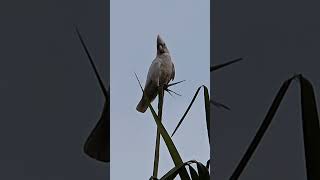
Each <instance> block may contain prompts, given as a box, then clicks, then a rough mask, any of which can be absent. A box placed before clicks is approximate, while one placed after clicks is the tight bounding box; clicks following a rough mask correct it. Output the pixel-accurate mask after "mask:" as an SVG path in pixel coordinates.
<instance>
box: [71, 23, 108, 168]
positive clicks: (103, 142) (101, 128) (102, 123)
mask: <svg viewBox="0 0 320 180" xmlns="http://www.w3.org/2000/svg"><path fill="white" fill-rule="evenodd" d="M76 32H77V35H78V37H79V39H80V42H81V44H82V46H83V48H84V50H85V53H86V54H87V56H88V59H89V62H90V64H91V66H92V68H93V70H94V73H95V75H96V77H97V79H98V82H99V85H100V88H101V90H102V92H103V95H104V97H105V105H104V108H103V112H102V115H101V118H100V120H99V121H98V123H97V125H96V126H95V128H94V129H93V131H92V132H91V133H90V135H89V137H88V138H87V140H86V142H85V145H84V152H85V153H86V154H87V155H89V156H90V157H92V158H94V159H96V160H98V161H102V162H109V161H110V137H109V132H110V102H109V93H108V92H107V89H106V87H105V86H104V84H103V81H102V78H101V76H100V75H99V73H98V70H97V68H96V66H95V64H94V62H93V59H92V57H91V55H90V53H89V50H88V48H87V46H86V44H85V43H84V40H83V38H82V36H81V34H80V32H79V30H78V28H77V27H76Z"/></svg>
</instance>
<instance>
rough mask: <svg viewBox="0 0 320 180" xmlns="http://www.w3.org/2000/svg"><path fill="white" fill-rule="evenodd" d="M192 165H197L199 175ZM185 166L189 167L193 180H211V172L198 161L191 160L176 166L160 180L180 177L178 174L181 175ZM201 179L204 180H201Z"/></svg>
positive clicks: (171, 179)
mask: <svg viewBox="0 0 320 180" xmlns="http://www.w3.org/2000/svg"><path fill="white" fill-rule="evenodd" d="M191 164H197V168H198V173H199V175H198V174H197V172H196V171H195V169H194V168H193V167H192V166H191ZM185 166H189V169H190V174H191V177H192V180H194V178H195V179H199V180H209V179H210V175H209V171H208V169H207V168H206V167H205V166H204V165H203V164H202V163H200V162H198V161H196V160H190V161H187V162H185V163H183V164H180V165H179V166H175V167H174V168H172V169H171V170H170V171H169V172H167V173H166V174H165V175H164V176H163V177H162V178H161V179H160V180H173V179H174V178H175V177H176V176H177V175H178V173H180V171H181V170H183V169H184V168H185ZM200 173H202V174H201V175H202V176H200ZM201 177H202V178H204V179H201ZM208 177H209V179H208Z"/></svg>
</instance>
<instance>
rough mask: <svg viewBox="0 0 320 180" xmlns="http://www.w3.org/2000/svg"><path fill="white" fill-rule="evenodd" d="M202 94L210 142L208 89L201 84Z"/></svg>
mask: <svg viewBox="0 0 320 180" xmlns="http://www.w3.org/2000/svg"><path fill="white" fill-rule="evenodd" d="M203 88H204V91H203V96H204V104H205V112H206V122H207V133H208V139H209V144H210V139H211V138H210V97H209V90H208V88H207V87H206V86H203Z"/></svg>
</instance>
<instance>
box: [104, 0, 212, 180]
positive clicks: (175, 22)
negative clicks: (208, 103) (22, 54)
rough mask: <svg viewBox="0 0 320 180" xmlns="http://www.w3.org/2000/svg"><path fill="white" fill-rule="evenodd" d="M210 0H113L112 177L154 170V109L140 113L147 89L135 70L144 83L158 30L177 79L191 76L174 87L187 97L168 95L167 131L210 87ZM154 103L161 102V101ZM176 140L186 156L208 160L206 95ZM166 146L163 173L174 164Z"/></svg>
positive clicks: (145, 174)
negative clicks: (194, 98) (199, 90)
mask: <svg viewBox="0 0 320 180" xmlns="http://www.w3.org/2000/svg"><path fill="white" fill-rule="evenodd" d="M209 2H210V1H209V0H205V1H193V0H179V1H171V0H164V1H149V0H139V1H130V0H112V1H111V24H110V25H111V34H110V35H111V42H110V44H111V67H112V68H111V72H110V78H111V81H110V87H111V91H110V95H111V99H110V100H111V111H110V112H111V171H110V172H111V179H148V178H149V177H150V176H151V175H152V169H153V156H154V146H155V134H156V125H155V122H154V120H153V119H152V116H151V113H150V112H149V110H148V111H147V112H146V113H145V114H141V113H139V112H137V111H136V109H135V107H136V105H137V103H138V102H139V100H140V98H141V95H142V93H141V90H140V88H139V85H138V82H137V81H136V79H135V76H134V72H136V73H137V74H138V76H139V78H140V80H141V82H142V83H143V85H144V83H145V80H146V75H147V72H148V68H149V66H150V64H151V62H152V60H153V59H154V58H155V55H156V37H157V34H160V35H161V36H162V37H163V39H164V41H165V42H166V44H167V46H168V48H169V51H170V53H171V56H172V59H173V62H174V63H175V68H176V77H175V81H179V80H186V82H184V83H182V84H179V85H177V86H176V87H173V89H174V90H175V91H177V92H179V93H181V94H182V95H183V96H182V97H178V96H175V97H171V96H170V95H168V94H167V95H166V97H165V104H164V108H165V109H164V115H163V118H164V125H165V127H166V128H167V130H168V132H172V131H173V130H174V127H175V126H176V124H177V123H178V120H179V118H180V117H181V116H182V115H183V112H184V110H185V109H186V108H187V106H188V104H189V102H190V101H191V98H192V96H193V94H194V93H195V91H196V89H197V88H198V87H199V86H201V85H203V84H204V85H206V86H207V87H209V82H210V81H209V64H210V62H209V61H210V52H209V51H210V23H209V22H210V11H209V10H210V4H209ZM200 94H201V95H202V93H200ZM153 105H154V106H157V103H156V101H155V102H154V103H153ZM173 140H174V142H175V144H176V146H177V148H178V150H179V152H180V153H181V156H182V158H183V160H185V161H187V160H191V159H196V160H199V161H201V162H206V161H207V160H208V158H209V144H208V138H207V132H206V125H205V113H204V102H203V97H201V96H199V99H198V100H197V102H196V103H195V105H194V106H193V108H192V109H191V111H190V113H189V115H188V116H187V118H186V119H185V123H184V124H183V125H182V126H181V129H180V130H179V131H178V132H177V134H176V135H175V137H174V138H173ZM161 147H162V148H161V151H160V153H161V154H160V166H159V174H160V175H163V174H164V173H165V172H167V171H168V170H169V169H171V168H172V167H173V163H172V160H171V157H170V155H169V153H168V151H167V148H166V147H165V145H164V142H163V141H162V146H161ZM124 169H125V172H126V173H123V170H124Z"/></svg>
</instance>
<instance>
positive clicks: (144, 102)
mask: <svg viewBox="0 0 320 180" xmlns="http://www.w3.org/2000/svg"><path fill="white" fill-rule="evenodd" d="M147 102H148V101H147V98H145V96H142V98H141V100H140V102H139V104H138V105H137V107H136V109H137V111H139V112H141V113H144V112H146V110H147V109H148V103H147Z"/></svg>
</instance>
